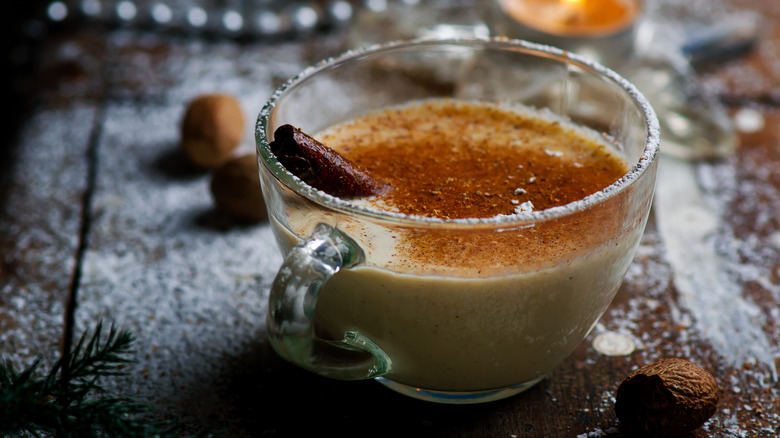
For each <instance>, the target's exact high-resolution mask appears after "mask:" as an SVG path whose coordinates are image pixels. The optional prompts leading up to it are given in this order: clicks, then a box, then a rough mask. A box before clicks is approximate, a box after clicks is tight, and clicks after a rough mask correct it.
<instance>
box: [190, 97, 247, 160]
mask: <svg viewBox="0 0 780 438" xmlns="http://www.w3.org/2000/svg"><path fill="white" fill-rule="evenodd" d="M243 137H244V112H243V111H242V110H241V106H240V105H239V103H238V101H237V100H236V99H235V98H234V97H232V96H229V95H226V94H204V95H201V96H198V97H196V98H195V99H193V100H192V101H191V102H190V103H189V105H188V106H187V111H186V112H185V113H184V119H183V120H182V124H181V147H182V150H183V151H184V154H185V155H186V156H187V158H188V159H189V160H190V161H191V162H192V163H193V164H195V165H196V166H199V167H202V168H205V169H214V168H216V167H218V166H220V165H222V163H224V162H225V161H227V159H228V158H230V156H231V154H232V152H233V150H234V149H235V148H236V147H237V146H238V145H239V144H240V143H241V140H242V138H243Z"/></svg>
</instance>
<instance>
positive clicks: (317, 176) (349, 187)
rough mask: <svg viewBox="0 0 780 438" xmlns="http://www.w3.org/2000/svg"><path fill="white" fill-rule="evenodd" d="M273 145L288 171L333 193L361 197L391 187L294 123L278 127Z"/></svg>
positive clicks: (381, 192)
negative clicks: (293, 124)
mask: <svg viewBox="0 0 780 438" xmlns="http://www.w3.org/2000/svg"><path fill="white" fill-rule="evenodd" d="M270 146H271V152H273V153H274V155H276V157H277V158H278V159H279V161H280V162H281V163H282V165H284V167H285V168H286V169H287V170H289V171H290V172H291V173H292V174H294V175H295V176H297V177H298V178H300V179H301V180H303V181H304V182H305V183H307V184H309V185H310V186H312V187H314V188H317V189H319V190H322V191H323V192H325V193H328V194H330V195H332V196H336V197H339V198H360V197H367V196H376V195H381V194H383V193H386V192H387V191H388V190H390V186H389V185H388V184H387V183H385V182H384V181H381V180H379V179H377V178H375V177H374V176H372V175H371V174H369V173H368V171H367V170H365V169H364V168H362V167H360V166H358V165H357V164H355V163H353V162H352V161H349V160H348V159H347V158H345V157H343V156H342V155H340V154H339V153H338V152H336V151H334V150H333V149H331V148H329V147H327V146H325V145H324V144H322V143H320V142H319V141H317V140H316V139H314V138H313V137H311V136H310V135H308V134H306V133H305V132H303V131H301V130H300V129H298V128H296V127H294V126H292V125H282V126H280V127H279V128H277V129H276V131H275V132H274V141H272V142H271V144H270Z"/></svg>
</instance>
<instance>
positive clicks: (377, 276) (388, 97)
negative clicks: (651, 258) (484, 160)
mask: <svg viewBox="0 0 780 438" xmlns="http://www.w3.org/2000/svg"><path fill="white" fill-rule="evenodd" d="M430 98H457V99H466V100H480V101H491V102H499V101H500V102H508V103H519V104H523V105H528V106H533V107H537V108H548V109H549V111H552V112H553V113H555V114H559V115H561V116H564V117H566V118H567V119H570V120H571V121H572V122H573V123H576V124H579V125H583V126H587V127H589V128H592V129H594V130H595V131H597V132H599V133H603V134H604V135H608V136H609V137H610V138H612V139H614V140H615V141H616V143H617V144H618V145H619V146H620V151H619V153H621V154H623V155H624V156H625V158H626V160H627V162H628V163H629V167H630V170H629V171H628V172H627V173H626V174H625V175H624V176H623V177H622V178H621V179H620V180H619V181H618V182H616V183H615V184H612V185H611V186H609V187H607V188H606V189H604V190H603V191H601V192H598V193H595V194H593V195H589V196H587V197H585V198H583V199H581V200H578V201H575V202H573V203H570V204H567V205H564V206H560V207H554V208H551V209H547V210H541V211H534V212H530V213H521V214H519V215H510V216H505V217H495V218H483V219H436V218H423V217H416V216H405V215H400V214H394V213H387V212H381V211H378V210H375V209H372V208H369V207H361V206H357V205H355V204H353V203H350V202H348V201H345V200H342V199H338V198H335V197H333V196H330V195H328V194H326V193H324V192H321V191H318V190H316V189H314V188H312V187H310V186H308V185H307V184H305V183H304V182H303V181H301V180H300V179H298V178H297V177H296V176H294V175H292V174H291V173H289V172H287V171H286V170H285V168H284V167H283V166H282V165H281V164H280V163H279V161H278V160H277V159H276V157H275V156H274V154H273V153H272V152H271V149H270V146H269V143H270V142H271V141H272V140H273V133H274V131H275V130H276V128H277V127H279V126H280V125H282V124H292V125H294V126H296V127H299V128H301V129H302V130H303V131H304V132H308V133H311V134H315V133H317V132H319V131H321V130H322V129H324V128H326V127H329V126H331V125H333V124H336V123H339V122H342V121H346V120H348V119H351V118H353V117H355V116H357V115H361V114H364V113H366V112H370V111H374V110H377V109H381V108H384V107H387V106H393V105H399V104H403V103H408V102H412V101H417V100H422V99H430ZM256 140H257V151H258V161H259V173H260V180H261V184H262V188H263V192H264V196H265V199H266V203H267V207H268V212H269V218H270V221H271V224H272V227H273V230H274V233H275V236H276V239H277V242H278V244H279V246H280V248H281V249H282V251H283V253H284V254H285V256H286V258H285V260H284V262H283V265H282V266H281V268H280V270H279V272H278V274H277V277H276V278H275V280H274V283H273V286H272V288H271V291H270V297H269V308H268V315H267V326H268V335H269V339H270V342H271V344H272V345H273V347H274V349H275V350H276V351H277V352H278V354H279V355H281V356H282V357H284V358H285V359H287V360H289V361H290V362H292V363H294V364H297V365H299V366H301V367H303V368H305V369H308V370H310V371H313V372H315V373H318V374H320V375H323V376H329V377H333V378H336V379H367V378H375V379H377V380H378V381H380V382H381V383H383V384H385V385H387V386H388V387H390V388H392V389H394V390H396V391H399V392H401V393H403V394H406V395H409V396H412V397H416V398H420V399H424V400H429V401H436V402H443V403H478V402H485V401H490V400H495V399H499V398H503V397H508V396H510V395H513V394H516V393H518V392H521V391H523V390H525V389H527V388H529V387H531V386H532V385H533V384H535V383H537V382H538V381H539V380H541V379H542V378H544V377H545V376H546V375H547V374H548V373H550V371H552V370H553V369H554V368H555V367H556V366H557V365H558V364H559V363H560V362H561V361H563V360H564V359H565V358H566V357H567V356H568V355H569V354H570V353H571V352H572V351H573V350H574V349H575V347H576V346H577V345H578V344H579V343H580V342H581V341H582V340H583V339H584V338H585V336H586V335H587V334H588V333H589V332H590V330H591V329H592V328H593V327H594V325H595V324H596V322H597V321H598V319H599V318H600V317H601V315H602V314H603V313H604V311H605V310H606V308H607V306H608V305H609V303H610V302H611V300H612V298H613V297H614V295H615V293H616V292H617V289H618V287H619V285H620V283H621V281H622V279H623V277H624V275H625V273H626V271H627V269H628V266H629V264H630V263H631V261H632V259H633V256H634V253H635V251H636V247H637V245H638V243H639V240H640V237H641V235H642V233H643V232H644V227H645V224H646V221H647V217H648V213H649V210H650V205H651V201H652V196H653V190H654V182H655V173H656V167H657V158H658V148H659V131H658V121H657V119H656V116H655V114H654V112H653V110H652V108H651V107H650V105H649V104H648V103H647V101H646V100H645V99H644V97H643V96H642V95H641V94H640V93H639V92H638V91H637V90H636V89H635V88H634V87H633V86H632V85H631V84H630V83H628V82H627V81H626V80H624V79H623V78H621V77H619V76H618V75H617V74H615V73H614V72H612V71H610V70H608V69H606V68H604V67H601V66H599V65H597V64H594V63H593V62H591V61H588V60H585V59H583V58H580V57H577V56H575V55H572V54H569V53H565V52H562V51H560V50H558V49H555V48H552V47H548V46H541V45H537V44H533V43H528V42H524V41H518V40H506V39H491V40H479V39H478V40H435V41H413V42H397V43H389V44H387V45H383V46H375V47H370V48H366V49H362V50H358V51H353V52H348V53H346V54H344V55H342V56H339V57H337V58H334V59H330V60H326V61H323V62H322V63H320V64H318V65H316V66H313V67H310V68H309V69H307V70H305V71H304V72H303V73H301V74H300V75H298V76H296V77H295V78H293V79H291V80H290V81H288V82H287V83H286V84H285V85H283V86H282V87H280V88H279V89H278V90H277V91H276V92H275V93H274V94H273V96H272V97H271V98H270V100H269V101H268V103H267V104H266V105H265V107H264V108H263V109H262V111H261V112H260V114H259V116H258V120H257V125H256ZM412 253H414V257H417V258H416V259H414V257H412V256H410V254H412ZM410 257H411V258H410ZM420 260H422V261H420Z"/></svg>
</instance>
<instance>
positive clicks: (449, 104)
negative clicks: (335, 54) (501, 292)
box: [316, 99, 649, 275]
mask: <svg viewBox="0 0 780 438" xmlns="http://www.w3.org/2000/svg"><path fill="white" fill-rule="evenodd" d="M529 111H530V110H527V109H526V110H525V112H523V111H521V110H518V111H515V110H514V109H509V108H505V107H501V106H498V105H495V104H487V103H476V102H473V103H470V102H464V101H455V100H449V99H444V100H431V101H424V102H418V103H414V104H411V105H408V106H403V107H396V108H391V109H385V110H382V111H380V112H377V113H371V114H367V115H364V116H361V117H358V118H356V119H353V120H352V121H349V122H346V123H343V124H340V125H337V126H335V127H333V128H330V129H328V130H326V131H324V132H321V133H319V134H318V135H317V136H316V137H317V138H318V139H319V140H320V141H322V142H323V143H324V144H327V145H328V146H330V147H331V148H333V149H335V150H336V151H338V152H339V153H341V154H343V155H344V156H346V157H347V158H348V159H350V160H352V161H353V162H355V163H357V164H358V165H360V166H362V167H364V168H366V169H367V170H368V171H369V172H370V173H371V174H372V175H374V176H376V177H379V178H381V179H383V180H385V181H386V182H388V183H390V185H391V186H392V187H393V189H392V190H391V191H390V192H389V193H387V194H384V195H382V196H380V197H378V198H376V199H373V200H369V201H368V202H370V203H371V204H372V205H373V206H375V207H378V208H380V209H385V210H391V211H396V212H400V213H405V214H414V215H422V216H430V217H439V218H479V217H481V218H488V217H494V216H497V215H509V214H514V213H518V212H520V211H527V210H529V209H532V210H542V209H546V208H549V207H553V206H560V205H564V204H567V203H570V202H572V201H575V200H578V199H582V198H583V197H585V196H586V195H588V194H591V193H594V192H596V191H599V190H601V189H603V188H605V187H607V186H608V185H610V184H612V183H613V182H615V181H616V180H618V179H619V178H620V177H622V176H623V175H624V174H625V173H626V172H627V171H628V164H627V163H626V161H625V160H624V159H623V158H622V157H620V156H619V155H618V154H616V153H615V152H613V151H612V150H611V148H610V147H609V146H607V145H606V144H605V141H604V140H603V139H602V138H600V136H598V135H597V134H595V133H592V132H588V133H585V132H584V131H582V132H581V131H580V130H576V129H574V128H573V127H572V125H569V124H567V123H561V122H558V121H557V120H555V119H554V118H552V117H540V116H538V115H536V113H531V112H529ZM648 202H649V200H648ZM625 208H626V206H625V205H623V198H621V197H618V198H613V199H610V200H609V201H607V202H604V203H602V204H599V205H597V206H595V207H591V208H590V209H588V211H581V212H577V213H573V214H570V215H566V216H565V217H563V218H561V219H555V220H549V221H545V222H539V223H536V224H535V225H534V226H533V227H530V228H529V227H519V228H517V229H514V230H507V229H502V232H500V233H497V232H496V230H494V229H491V228H488V229H485V228H481V229H472V228H470V227H467V228H465V229H458V230H454V229H437V228H423V229H407V230H405V231H403V232H401V235H400V237H401V239H398V241H397V246H396V249H397V257H396V258H395V259H394V260H393V262H392V264H393V265H396V266H395V268H398V269H400V270H401V271H405V270H409V269H411V270H412V271H414V270H419V269H421V268H420V267H421V266H424V267H425V269H426V270H427V271H426V272H430V273H438V272H453V269H455V270H456V271H457V272H458V273H459V274H463V275H472V274H469V273H468V272H476V273H477V275H485V274H486V273H488V272H491V273H492V274H491V275H495V273H500V272H504V271H516V270H517V269H518V266H519V265H518V263H521V264H522V266H523V267H527V269H532V270H536V269H541V268H543V267H546V266H547V267H549V266H555V265H557V264H559V263H565V262H566V260H572V259H573V258H575V257H578V256H579V255H581V254H585V253H587V252H588V251H591V250H592V248H594V247H595V246H602V245H605V244H606V243H605V242H608V241H610V240H612V239H613V238H617V236H618V235H620V234H621V233H626V232H633V231H632V230H634V229H635V228H636V227H639V226H641V223H640V222H641V221H634V220H631V219H628V218H627V217H624V216H626V215H625V214H624V213H625V212H624V210H625ZM624 220H625V221H627V222H624ZM629 222H630V223H629ZM635 222H636V223H635ZM607 245H608V244H607ZM520 269H525V268H520Z"/></svg>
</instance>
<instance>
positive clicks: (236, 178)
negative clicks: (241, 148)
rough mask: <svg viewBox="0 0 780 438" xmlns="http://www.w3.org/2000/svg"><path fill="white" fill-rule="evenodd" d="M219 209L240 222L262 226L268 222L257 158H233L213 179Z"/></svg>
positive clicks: (243, 156) (212, 185)
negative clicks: (261, 223)
mask: <svg viewBox="0 0 780 438" xmlns="http://www.w3.org/2000/svg"><path fill="white" fill-rule="evenodd" d="M211 194H212V196H213V197H214V203H215V204H216V206H217V208H218V209H219V210H221V211H224V212H225V213H227V214H229V215H231V216H233V217H234V218H236V219H239V220H242V221H247V222H260V221H264V220H266V219H267V218H268V213H267V212H266V208H265V200H264V199H263V192H262V189H261V188H260V180H259V179H258V176H257V158H256V157H255V155H254V154H251V155H242V156H240V157H236V158H232V159H230V160H228V161H227V162H226V163H225V164H223V165H222V166H220V167H219V168H218V169H217V170H215V171H214V173H213V174H212V176H211Z"/></svg>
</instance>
